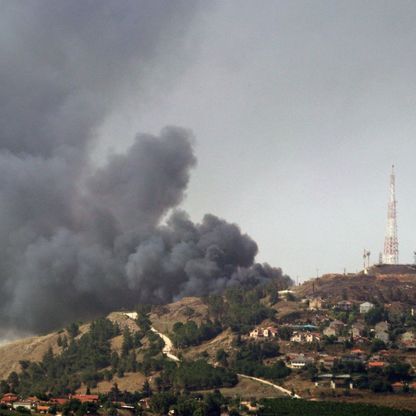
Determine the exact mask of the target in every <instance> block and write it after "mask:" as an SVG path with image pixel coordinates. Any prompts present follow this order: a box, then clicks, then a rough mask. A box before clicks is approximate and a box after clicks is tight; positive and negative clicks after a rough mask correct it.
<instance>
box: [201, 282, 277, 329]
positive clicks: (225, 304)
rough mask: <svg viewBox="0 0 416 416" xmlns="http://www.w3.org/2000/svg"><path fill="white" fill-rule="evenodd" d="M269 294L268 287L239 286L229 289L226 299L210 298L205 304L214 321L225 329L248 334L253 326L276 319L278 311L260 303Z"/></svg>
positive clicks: (215, 296)
mask: <svg viewBox="0 0 416 416" xmlns="http://www.w3.org/2000/svg"><path fill="white" fill-rule="evenodd" d="M267 293H268V291H267V289H266V286H261V285H260V286H256V287H253V288H251V289H250V288H245V287H242V286H238V287H232V288H229V289H227V290H226V291H225V295H224V297H223V296H220V295H211V296H208V297H206V298H205V302H206V304H207V305H208V313H209V315H210V316H211V318H212V319H214V320H217V321H220V322H221V324H222V325H223V327H224V328H231V329H232V330H233V331H235V332H237V333H240V334H242V333H246V332H248V331H249V330H250V328H251V327H253V325H258V324H259V323H261V322H262V321H264V320H265V319H267V318H270V319H272V318H274V315H275V313H276V311H275V310H274V309H272V308H269V307H267V306H265V305H263V304H262V303H261V302H260V300H261V299H263V298H264V297H265V296H266V295H267Z"/></svg>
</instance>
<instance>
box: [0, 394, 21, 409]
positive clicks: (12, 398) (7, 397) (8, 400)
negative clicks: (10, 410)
mask: <svg viewBox="0 0 416 416" xmlns="http://www.w3.org/2000/svg"><path fill="white" fill-rule="evenodd" d="M18 399H19V398H18V397H17V396H16V395H15V394H14V393H6V394H4V395H3V397H2V398H1V400H0V403H1V404H7V405H9V406H11V405H12V403H14V402H16V401H17V400H18Z"/></svg>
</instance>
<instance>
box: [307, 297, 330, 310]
mask: <svg viewBox="0 0 416 416" xmlns="http://www.w3.org/2000/svg"><path fill="white" fill-rule="evenodd" d="M326 306H327V303H326V302H325V301H324V300H323V299H322V298H320V297H318V298H312V299H310V300H309V309H310V310H312V311H319V310H321V309H325V308H326Z"/></svg>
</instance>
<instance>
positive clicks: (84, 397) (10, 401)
mask: <svg viewBox="0 0 416 416" xmlns="http://www.w3.org/2000/svg"><path fill="white" fill-rule="evenodd" d="M98 398H99V397H98V395H96V394H74V395H70V396H68V397H67V398H63V397H58V398H51V399H49V400H48V401H47V402H46V401H42V400H40V399H38V398H37V397H28V398H26V399H24V400H22V399H21V398H19V397H18V396H17V395H16V394H14V393H6V394H4V395H3V397H2V398H1V399H0V404H2V405H6V406H7V407H9V408H10V409H14V410H18V409H20V408H23V409H27V410H30V411H31V412H36V413H49V412H50V410H51V408H52V407H54V406H63V405H65V404H66V403H68V402H69V401H70V400H71V399H76V400H79V401H80V402H81V403H97V402H98Z"/></svg>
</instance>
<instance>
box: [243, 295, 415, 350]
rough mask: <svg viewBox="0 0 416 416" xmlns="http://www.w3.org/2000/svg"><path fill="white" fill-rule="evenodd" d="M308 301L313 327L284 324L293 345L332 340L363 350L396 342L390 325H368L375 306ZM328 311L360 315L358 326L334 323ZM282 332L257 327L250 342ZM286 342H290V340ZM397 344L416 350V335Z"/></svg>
mask: <svg viewBox="0 0 416 416" xmlns="http://www.w3.org/2000/svg"><path fill="white" fill-rule="evenodd" d="M307 301H308V309H309V310H313V311H316V312H317V313H316V314H314V316H313V317H312V322H313V324H311V323H307V324H301V323H300V322H299V323H298V324H297V325H296V324H294V323H286V324H282V325H283V326H285V327H289V328H290V330H291V336H290V342H291V343H293V344H314V343H320V342H321V341H323V340H324V339H328V338H329V339H331V340H332V342H335V343H345V342H347V341H349V342H352V343H353V345H354V346H356V347H360V346H365V345H368V344H371V343H372V342H373V340H380V341H382V342H384V343H385V344H389V342H391V341H392V340H391V339H390V336H389V332H390V324H389V323H388V322H386V321H382V322H378V323H377V324H376V325H374V327H371V328H370V327H369V326H368V325H366V323H365V322H364V315H365V314H367V313H368V312H370V311H371V310H372V309H373V308H375V305H374V304H373V303H371V302H362V303H361V304H356V303H353V302H350V301H348V300H342V301H339V302H337V303H335V304H332V305H330V304H328V302H327V301H325V300H324V299H322V298H319V297H317V298H312V299H308V300H307ZM328 308H331V309H334V310H337V311H343V312H350V311H353V310H354V311H355V312H359V315H355V316H357V319H356V320H355V322H353V323H350V324H348V325H347V324H345V323H344V322H342V321H341V320H339V319H331V317H330V313H328ZM309 322H311V321H309ZM279 328H281V326H279V327H276V326H266V327H256V328H254V329H253V330H252V331H251V332H250V333H249V338H250V339H253V340H258V341H262V340H267V339H273V338H275V339H279V338H280V337H279ZM286 333H287V332H286ZM284 339H286V340H287V338H284ZM395 342H396V343H397V346H398V347H400V348H401V349H405V350H416V334H415V333H414V332H413V331H407V332H405V333H403V334H402V335H401V336H400V337H399V339H397V338H396V339H395Z"/></svg>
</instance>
